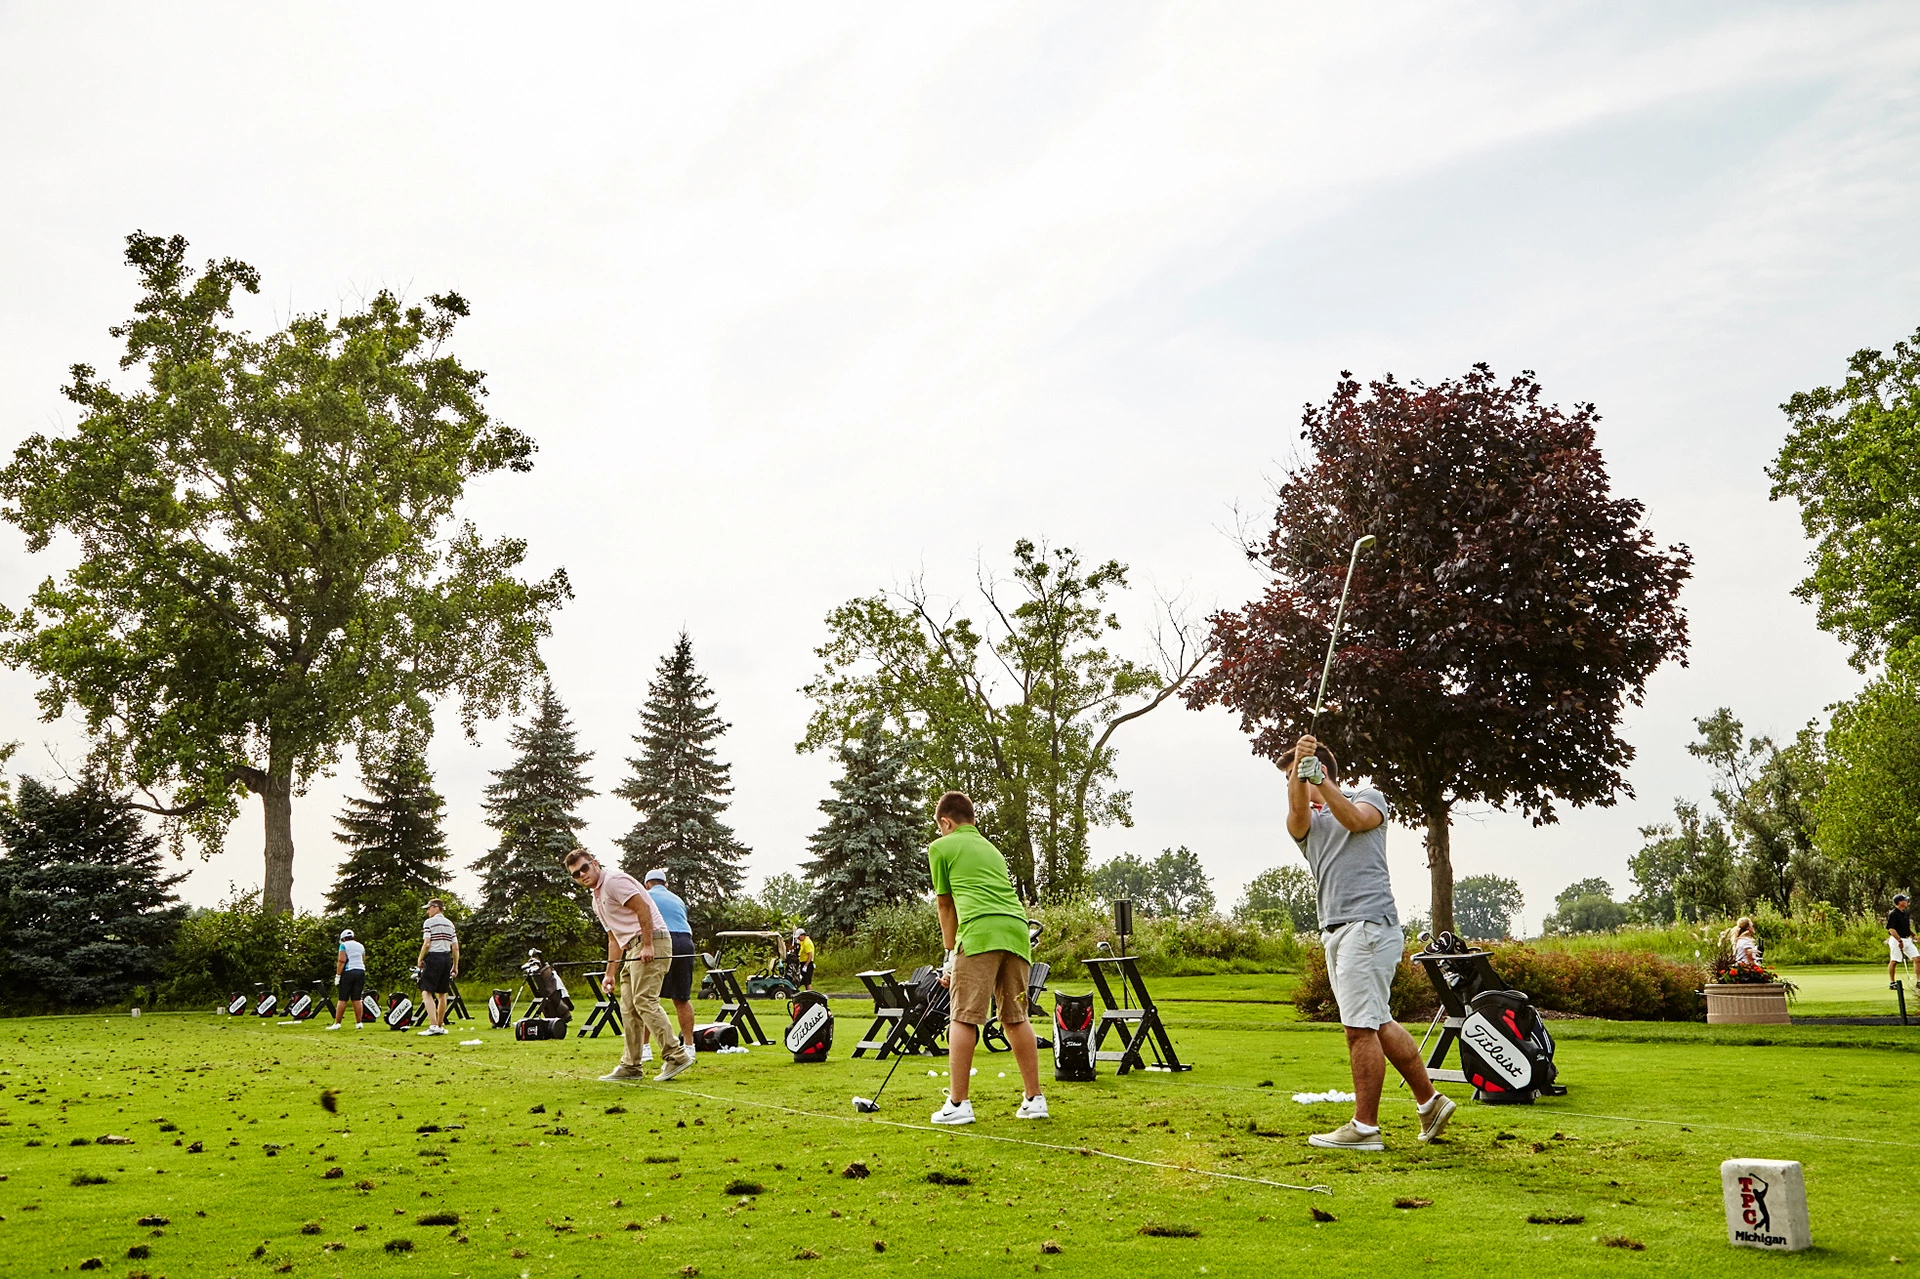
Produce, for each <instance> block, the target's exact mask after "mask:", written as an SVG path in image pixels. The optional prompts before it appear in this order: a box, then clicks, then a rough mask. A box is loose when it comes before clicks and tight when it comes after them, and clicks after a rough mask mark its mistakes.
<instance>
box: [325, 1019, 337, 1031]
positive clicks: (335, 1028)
mask: <svg viewBox="0 0 1920 1279" xmlns="http://www.w3.org/2000/svg"><path fill="white" fill-rule="evenodd" d="M327 1029H328V1030H338V1029H340V1023H339V1022H337V1021H336V1022H334V1023H333V1025H331V1026H329V1027H327Z"/></svg>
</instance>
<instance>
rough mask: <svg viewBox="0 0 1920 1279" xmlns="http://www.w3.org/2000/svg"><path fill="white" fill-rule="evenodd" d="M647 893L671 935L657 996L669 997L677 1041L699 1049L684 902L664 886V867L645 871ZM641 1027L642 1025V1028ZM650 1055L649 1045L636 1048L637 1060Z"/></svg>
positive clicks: (690, 941)
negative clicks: (695, 1039) (670, 948)
mask: <svg viewBox="0 0 1920 1279" xmlns="http://www.w3.org/2000/svg"><path fill="white" fill-rule="evenodd" d="M646 884H647V895H648V896H649V897H651V898H653V904H654V905H655V906H657V907H658V908H659V910H660V918H661V919H663V920H665V921H666V923H667V932H668V933H669V934H671V935H672V937H673V962H672V963H671V964H669V965H668V966H667V976H666V980H665V981H663V982H661V983H660V998H662V999H668V1000H672V1001H673V1016H674V1020H675V1021H678V1022H679V1023H680V1042H681V1043H683V1044H685V1045H686V1046H687V1051H688V1052H690V1053H694V1052H698V1051H700V1050H699V1049H698V1048H697V1047H695V1046H694V1042H693V927H692V925H690V924H688V923H687V904H686V903H685V902H684V901H682V900H680V896H679V894H677V893H675V892H674V891H673V890H672V889H671V888H668V887H667V872H666V868H665V867H659V868H657V869H654V870H650V871H648V872H647V879H646ZM642 1029H643V1030H644V1027H643V1028H642ZM652 1059H653V1046H652V1045H651V1044H648V1045H646V1046H644V1047H642V1048H641V1049H640V1060H641V1061H651V1060H652Z"/></svg>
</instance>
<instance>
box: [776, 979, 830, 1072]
mask: <svg viewBox="0 0 1920 1279" xmlns="http://www.w3.org/2000/svg"><path fill="white" fill-rule="evenodd" d="M787 1014H788V1015H789V1016H790V1017H792V1018H793V1024H792V1025H791V1026H789V1027H787V1051H788V1052H790V1053H792V1054H793V1059H794V1060H795V1061H825V1060H826V1059H827V1050H828V1049H829V1048H832V1047H833V1014H832V1013H831V1012H828V1011H827V997H826V996H825V995H823V994H821V993H820V992H819V991H817V990H803V991H801V992H800V993H799V994H798V995H796V996H795V997H794V999H793V1001H792V1002H791V1003H789V1004H788V1005H787Z"/></svg>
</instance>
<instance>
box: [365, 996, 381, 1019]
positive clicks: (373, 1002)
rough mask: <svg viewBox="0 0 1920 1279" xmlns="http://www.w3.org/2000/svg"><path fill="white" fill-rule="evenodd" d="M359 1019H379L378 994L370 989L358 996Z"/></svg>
mask: <svg viewBox="0 0 1920 1279" xmlns="http://www.w3.org/2000/svg"><path fill="white" fill-rule="evenodd" d="M360 1020H361V1021H367V1022H373V1021H379V1020H380V996H379V995H377V994H375V993H374V992H373V991H371V990H370V991H368V992H367V993H366V994H364V995H362V996H360Z"/></svg>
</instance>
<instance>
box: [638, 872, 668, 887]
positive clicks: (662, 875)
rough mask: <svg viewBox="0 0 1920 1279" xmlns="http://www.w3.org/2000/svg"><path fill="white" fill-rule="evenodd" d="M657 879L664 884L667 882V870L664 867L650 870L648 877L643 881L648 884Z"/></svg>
mask: <svg viewBox="0 0 1920 1279" xmlns="http://www.w3.org/2000/svg"><path fill="white" fill-rule="evenodd" d="M655 880H659V881H660V882H661V883H663V884H664V883H666V882H667V872H666V870H665V869H664V868H663V869H658V870H650V871H648V872H647V877H646V879H644V880H642V881H641V882H642V883H646V884H651V883H653V882H654V881H655Z"/></svg>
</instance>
